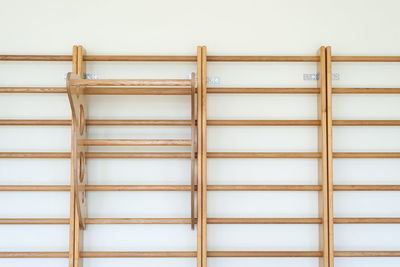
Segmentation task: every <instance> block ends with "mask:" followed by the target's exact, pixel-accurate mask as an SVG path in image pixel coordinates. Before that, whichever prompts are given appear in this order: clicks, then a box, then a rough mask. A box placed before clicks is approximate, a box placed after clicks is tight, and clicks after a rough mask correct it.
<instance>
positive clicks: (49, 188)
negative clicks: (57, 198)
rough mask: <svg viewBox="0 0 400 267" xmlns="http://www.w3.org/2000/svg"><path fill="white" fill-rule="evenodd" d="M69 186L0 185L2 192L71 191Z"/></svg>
mask: <svg viewBox="0 0 400 267" xmlns="http://www.w3.org/2000/svg"><path fill="white" fill-rule="evenodd" d="M69 190H71V186H69V185H0V191H50V192H54V191H69Z"/></svg>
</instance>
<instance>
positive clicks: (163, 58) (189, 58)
mask: <svg viewBox="0 0 400 267" xmlns="http://www.w3.org/2000/svg"><path fill="white" fill-rule="evenodd" d="M83 60H84V61H182V62H185V61H196V56H113V55H99V56H96V55H87V56H83Z"/></svg>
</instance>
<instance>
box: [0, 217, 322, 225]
mask: <svg viewBox="0 0 400 267" xmlns="http://www.w3.org/2000/svg"><path fill="white" fill-rule="evenodd" d="M196 222H197V219H195V223H196ZM85 223H86V224H190V223H191V218H86V219H85ZM207 223H209V224H321V223H322V219H320V218H207ZM0 224H69V219H68V218H5V219H4V218H1V219H0Z"/></svg>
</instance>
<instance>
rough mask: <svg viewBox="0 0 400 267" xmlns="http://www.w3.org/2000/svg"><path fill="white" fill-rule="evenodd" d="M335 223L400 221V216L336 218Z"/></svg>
mask: <svg viewBox="0 0 400 267" xmlns="http://www.w3.org/2000/svg"><path fill="white" fill-rule="evenodd" d="M333 222H334V223H337V224H343V223H348V224H356V223H357V224H358V223H363V224H367V223H372V224H379V223H400V218H390V217H388V218H334V219H333Z"/></svg>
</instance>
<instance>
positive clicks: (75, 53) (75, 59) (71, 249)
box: [68, 45, 78, 267]
mask: <svg viewBox="0 0 400 267" xmlns="http://www.w3.org/2000/svg"><path fill="white" fill-rule="evenodd" d="M72 73H74V74H78V46H76V45H74V46H73V51H72ZM72 127H73V125H71V149H72V146H73V142H74V134H73V130H72ZM74 177H75V176H74V166H73V164H72V162H71V178H70V205H69V212H70V221H69V254H68V265H69V267H74V251H75V250H74V247H75V215H76V214H75V212H76V209H75V196H76V195H75V179H74Z"/></svg>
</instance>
